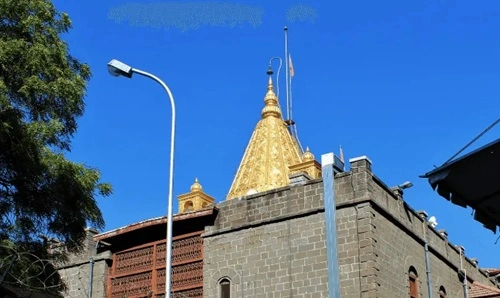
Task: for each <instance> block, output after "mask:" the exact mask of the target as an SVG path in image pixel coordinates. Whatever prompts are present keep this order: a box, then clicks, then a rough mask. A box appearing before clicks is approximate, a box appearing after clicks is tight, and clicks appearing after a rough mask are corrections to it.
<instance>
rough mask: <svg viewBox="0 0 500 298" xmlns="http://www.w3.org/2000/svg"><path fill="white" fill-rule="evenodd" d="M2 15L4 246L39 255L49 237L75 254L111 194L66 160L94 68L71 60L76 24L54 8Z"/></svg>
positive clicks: (13, 8)
mask: <svg viewBox="0 0 500 298" xmlns="http://www.w3.org/2000/svg"><path fill="white" fill-rule="evenodd" d="M0 12H1V13H0V241H8V242H9V243H11V245H13V247H16V248H17V249H34V248H35V247H36V248H37V249H36V251H37V252H40V251H43V249H40V247H38V246H37V245H42V244H43V242H42V241H41V239H40V238H39V235H40V234H44V235H49V236H51V237H54V238H57V239H60V240H61V241H63V242H65V243H66V244H67V245H68V248H69V249H70V250H76V249H78V248H79V247H80V245H81V243H82V241H83V239H84V237H85V231H84V228H85V227H86V226H87V225H91V226H93V227H95V228H98V229H100V228H103V226H104V220H103V218H102V214H101V212H100V210H99V208H98V206H97V203H96V197H97V196H99V195H102V196H108V195H110V194H111V186H110V185H109V184H106V183H102V182H101V181H100V174H99V172H98V171H97V170H96V169H93V168H89V167H87V166H85V165H83V164H78V163H74V162H71V161H69V160H67V159H66V158H65V157H64V153H65V152H68V151H69V150H70V148H71V146H70V145H71V138H72V136H73V134H74V133H75V132H76V129H77V119H78V117H80V116H82V115H83V112H84V107H85V104H84V100H83V99H84V96H85V93H86V84H87V82H88V80H89V79H90V76H91V73H90V68H89V67H88V65H86V64H83V63H80V62H79V61H78V60H77V59H75V58H74V57H72V56H71V55H70V54H69V51H68V46H67V44H66V43H65V42H64V41H63V40H61V38H60V35H61V34H63V33H66V32H68V31H69V29H70V28H71V21H70V19H69V17H68V15H66V14H63V13H60V12H58V11H57V10H56V9H55V7H54V6H53V4H52V3H51V1H49V0H15V1H13V0H0ZM1 253H2V250H0V258H1V257H2V255H1ZM4 253H5V251H4ZM20 264H22V262H21V263H20ZM0 266H2V264H0ZM0 271H2V270H1V268H0Z"/></svg>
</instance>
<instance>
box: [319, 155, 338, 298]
mask: <svg viewBox="0 0 500 298" xmlns="http://www.w3.org/2000/svg"><path fill="white" fill-rule="evenodd" d="M333 163H334V155H333V153H327V154H323V155H322V156H321V167H322V176H323V202H324V204H325V223H326V257H327V265H328V293H329V295H328V297H329V298H340V281H339V275H340V274H339V260H338V250H337V223H336V218H335V210H336V207H335V181H334V173H333Z"/></svg>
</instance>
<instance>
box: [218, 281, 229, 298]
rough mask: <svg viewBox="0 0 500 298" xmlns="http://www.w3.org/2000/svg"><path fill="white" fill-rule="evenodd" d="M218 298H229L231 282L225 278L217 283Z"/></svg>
mask: <svg viewBox="0 0 500 298" xmlns="http://www.w3.org/2000/svg"><path fill="white" fill-rule="evenodd" d="M219 287H220V298H231V282H230V281H229V279H227V278H223V279H221V281H220V282H219Z"/></svg>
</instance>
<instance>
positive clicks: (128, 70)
mask: <svg viewBox="0 0 500 298" xmlns="http://www.w3.org/2000/svg"><path fill="white" fill-rule="evenodd" d="M108 71H109V73H110V74H111V75H112V76H115V77H118V76H124V77H127V78H131V77H132V74H134V73H136V74H139V75H142V76H145V77H147V78H150V79H152V80H154V81H156V82H157V83H158V84H160V85H161V86H162V87H163V89H165V92H167V95H168V98H169V100H170V105H171V107H172V125H171V126H172V128H171V133H170V169H169V181H168V202H167V243H166V251H167V252H166V259H165V261H166V265H165V266H166V267H165V298H170V296H171V287H172V225H173V220H172V209H173V206H172V205H173V187H174V148H175V101H174V96H173V95H172V92H171V91H170V89H169V88H168V86H167V84H165V83H164V82H163V81H162V80H161V79H160V78H158V77H157V76H155V75H153V74H150V73H148V72H145V71H142V70H140V69H137V68H132V67H130V66H128V65H126V64H124V63H122V62H120V61H118V60H115V59H113V60H111V61H110V62H109V63H108Z"/></svg>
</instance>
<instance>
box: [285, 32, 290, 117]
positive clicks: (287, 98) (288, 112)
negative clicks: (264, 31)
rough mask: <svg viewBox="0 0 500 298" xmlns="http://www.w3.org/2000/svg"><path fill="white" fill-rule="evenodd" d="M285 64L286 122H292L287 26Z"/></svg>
mask: <svg viewBox="0 0 500 298" xmlns="http://www.w3.org/2000/svg"><path fill="white" fill-rule="evenodd" d="M284 30H285V63H286V69H285V73H286V120H290V101H289V100H290V89H289V81H290V67H289V66H288V63H289V62H288V28H287V27H286V26H285V29H284Z"/></svg>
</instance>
